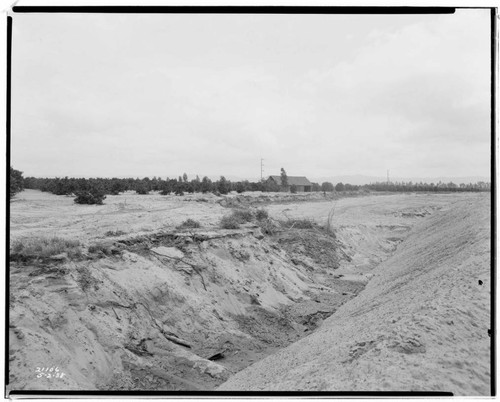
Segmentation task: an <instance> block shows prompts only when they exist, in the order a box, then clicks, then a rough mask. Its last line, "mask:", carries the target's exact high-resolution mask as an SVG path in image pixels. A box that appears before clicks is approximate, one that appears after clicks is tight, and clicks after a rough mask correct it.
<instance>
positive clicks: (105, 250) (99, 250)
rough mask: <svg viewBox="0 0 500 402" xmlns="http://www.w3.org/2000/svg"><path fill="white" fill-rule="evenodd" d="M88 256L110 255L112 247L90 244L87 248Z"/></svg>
mask: <svg viewBox="0 0 500 402" xmlns="http://www.w3.org/2000/svg"><path fill="white" fill-rule="evenodd" d="M88 250H89V253H90V254H100V255H103V254H104V255H112V254H113V251H114V247H113V245H112V244H109V243H105V242H100V243H94V244H91V245H90V246H89V248H88Z"/></svg>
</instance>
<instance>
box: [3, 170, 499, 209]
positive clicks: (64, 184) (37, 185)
mask: <svg viewBox="0 0 500 402" xmlns="http://www.w3.org/2000/svg"><path fill="white" fill-rule="evenodd" d="M281 179H282V180H281V181H282V183H283V182H284V183H285V186H286V184H288V183H287V182H288V179H287V175H286V172H285V170H284V169H282V170H281ZM24 188H28V189H36V190H41V191H45V192H50V193H53V194H56V195H74V196H76V198H75V202H77V203H83V204H102V201H103V200H104V199H105V198H106V195H118V194H120V193H122V192H125V191H135V192H137V193H138V194H148V193H149V192H151V191H157V192H160V193H161V194H162V195H168V194H177V195H183V194H185V193H215V194H228V193H229V192H231V191H236V192H238V193H243V192H245V191H261V192H277V191H280V190H281V188H282V187H281V186H279V185H278V184H276V183H274V182H272V181H267V182H250V181H248V180H245V181H237V182H231V181H229V180H227V179H226V178H225V177H224V176H221V177H220V179H219V180H216V181H212V180H211V179H209V178H208V177H206V176H205V177H203V179H200V178H199V177H198V176H196V177H195V178H194V179H191V180H189V178H188V176H187V174H186V173H184V174H183V175H182V176H179V177H178V178H177V179H170V178H168V177H167V178H166V179H161V178H159V177H153V178H152V179H150V178H148V177H144V178H142V179H139V178H136V179H134V178H126V179H120V178H111V179H107V178H91V179H85V178H68V177H64V178H36V177H26V178H23V177H22V172H20V171H18V170H15V169H14V168H12V167H11V168H10V197H11V198H12V197H13V196H14V195H15V194H17V193H18V192H19V191H22V190H23V189H24ZM490 188H491V186H490V184H489V183H485V182H478V183H475V184H472V183H469V184H460V185H456V184H454V183H441V182H439V183H437V184H434V183H430V184H427V183H412V182H408V183H405V182H400V183H399V182H398V183H392V182H390V183H387V182H381V183H372V184H368V185H364V186H357V185H351V184H348V183H346V184H344V183H337V184H336V185H335V186H334V185H333V184H332V183H330V182H323V183H322V184H321V185H320V184H319V183H312V191H313V192H320V191H321V192H325V193H326V192H332V191H337V192H342V191H357V190H360V189H365V190H374V191H395V192H397V191H405V192H410V191H411V192H414V191H427V192H429V191H432V192H438V191H490ZM290 190H291V191H292V192H294V189H293V186H290Z"/></svg>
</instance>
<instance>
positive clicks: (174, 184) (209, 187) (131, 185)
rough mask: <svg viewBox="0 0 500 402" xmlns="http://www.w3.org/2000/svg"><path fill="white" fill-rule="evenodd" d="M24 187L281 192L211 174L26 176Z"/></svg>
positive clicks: (107, 191) (60, 192) (269, 186)
mask: <svg viewBox="0 0 500 402" xmlns="http://www.w3.org/2000/svg"><path fill="white" fill-rule="evenodd" d="M24 186H25V187H26V188H30V189H36V190H41V191H46V192H50V193H53V194H57V195H70V194H75V193H76V192H78V191H87V190H89V189H94V188H98V189H100V190H101V191H102V192H104V193H105V194H111V195H117V194H120V193H122V192H125V191H135V192H137V193H138V194H148V193H149V192H151V191H159V192H161V194H163V195H167V194H171V193H173V194H178V195H182V194H184V193H218V194H228V193H229V192H231V191H236V192H238V193H242V192H244V191H279V187H278V186H276V185H273V183H265V182H249V181H238V182H231V181H229V180H227V179H226V178H225V177H224V176H221V177H220V179H219V180H216V181H212V180H211V179H209V178H208V177H206V176H205V177H203V179H200V178H199V177H198V176H196V178H194V179H192V180H189V179H188V177H187V175H186V174H184V175H183V176H179V178H177V179H170V178H168V177H167V178H166V179H161V178H157V177H153V178H152V179H150V178H149V177H145V178H143V179H133V178H127V179H119V178H112V179H100V178H92V179H83V178H79V179H76V178H68V177H65V178H36V177H27V178H25V179H24Z"/></svg>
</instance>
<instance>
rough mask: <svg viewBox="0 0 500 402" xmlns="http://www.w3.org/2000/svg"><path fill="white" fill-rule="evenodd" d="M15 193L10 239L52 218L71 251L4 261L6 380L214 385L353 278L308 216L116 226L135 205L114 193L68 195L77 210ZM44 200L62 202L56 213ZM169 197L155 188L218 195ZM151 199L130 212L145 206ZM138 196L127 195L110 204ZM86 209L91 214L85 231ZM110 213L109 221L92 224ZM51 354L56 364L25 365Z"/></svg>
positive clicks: (318, 313)
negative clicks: (264, 225) (82, 200)
mask: <svg viewBox="0 0 500 402" xmlns="http://www.w3.org/2000/svg"><path fill="white" fill-rule="evenodd" d="M29 197H33V199H32V200H30V199H29ZM46 199H47V200H46ZM25 200H26V204H28V209H27V210H26V208H24V209H21V207H22V206H23V205H22V203H18V204H17V205H15V208H19V209H20V210H19V213H17V214H14V216H13V221H14V225H13V230H12V235H13V240H14V241H15V240H16V239H17V240H21V241H23V239H24V240H26V242H28V241H31V239H33V238H37V236H40V235H41V234H42V233H43V225H44V224H47V222H51V223H52V230H54V231H57V229H58V227H59V228H60V230H59V231H58V232H59V233H65V232H66V233H72V234H78V237H76V236H75V237H76V238H77V239H78V240H80V241H81V242H82V243H81V244H82V253H81V255H79V256H76V257H73V258H68V256H67V255H64V254H61V255H56V256H53V257H50V258H48V259H45V260H41V259H40V260H33V259H28V260H22V259H18V260H17V261H13V262H12V263H11V267H10V274H11V275H10V286H11V294H10V348H9V349H10V350H9V366H10V372H9V374H10V383H11V387H12V388H13V389H85V390H87V389H90V390H91V389H118V390H120V389H122V390H123V389H142V390H155V389H158V390H199V389H205V390H207V389H213V388H214V387H215V386H217V385H219V384H220V383H222V382H223V381H225V380H226V379H227V378H228V377H229V376H230V375H232V374H234V373H236V372H237V371H239V370H241V369H242V368H244V367H246V366H248V365H249V364H251V363H252V362H254V361H257V360H259V359H261V358H262V357H265V356H267V355H269V354H270V353H272V352H274V351H275V350H277V349H279V348H282V347H284V346H287V345H289V344H291V343H292V342H294V341H296V340H297V339H300V338H301V337H303V336H305V335H307V334H308V333H310V332H311V331H313V330H314V329H315V328H317V327H318V326H319V325H320V324H321V322H322V321H323V319H325V318H326V317H328V316H329V315H331V314H332V313H333V312H334V311H335V310H336V309H337V308H338V307H339V306H340V305H341V304H343V303H344V302H345V301H347V300H349V299H350V298H352V297H354V296H355V295H356V294H357V293H358V292H359V291H360V290H361V289H362V288H363V287H364V284H362V283H361V284H360V283H358V282H351V281H345V280H341V279H339V278H337V277H335V275H334V270H335V269H336V268H337V267H338V266H339V264H340V259H341V256H339V255H338V253H337V251H336V250H337V247H335V242H336V240H335V238H334V237H333V236H331V235H330V234H328V233H326V232H324V231H322V230H320V229H319V228H316V227H315V228H310V229H294V228H292V229H286V230H284V229H283V230H277V231H276V232H275V233H274V234H273V235H264V234H263V233H262V231H261V229H260V228H259V227H257V226H256V225H255V224H246V225H243V226H242V228H241V229H235V230H224V229H220V228H218V227H217V226H216V225H210V224H204V225H203V226H204V227H202V228H200V229H176V228H175V227H172V225H165V226H164V228H163V230H148V231H139V232H138V233H139V234H136V233H130V229H129V230H128V231H127V232H128V233H127V232H125V230H123V229H126V227H125V224H124V222H123V220H124V219H127V220H128V222H131V221H132V222H131V224H132V226H135V227H137V226H138V225H139V223H134V222H133V220H134V219H135V218H136V217H135V216H134V214H133V213H131V215H130V216H129V215H128V214H127V213H125V212H121V211H120V210H118V211H116V210H115V208H114V205H113V203H110V204H108V205H105V206H103V207H101V208H99V207H97V208H96V209H94V211H93V212H94V213H93V214H92V215H91V216H88V217H87V216H85V215H84V216H83V217H82V216H78V215H77V214H73V215H72V214H71V213H70V211H71V208H75V209H74V211H82V210H83V214H86V213H88V212H87V210H88V208H86V207H84V208H83V209H82V210H78V209H77V208H78V206H73V205H66V201H67V198H65V197H52V196H50V195H46V194H36V193H31V194H27V199H25ZM45 201H47V204H46V205H44V202H45ZM51 201H58V202H61V203H62V204H63V205H61V208H60V209H61V210H62V211H63V214H62V215H61V218H60V219H59V220H57V219H56V217H55V215H56V213H57V211H58V208H57V207H54V205H53V202H51ZM112 201H114V200H112ZM134 201H136V202H137V201H140V202H141V203H142V202H144V201H146V202H147V201H149V202H151V199H148V197H144V198H135V199H134ZM175 201H176V203H177V204H175V205H172V204H170V203H165V202H164V200H161V202H162V204H161V206H162V209H163V210H167V211H172V210H175V213H177V214H178V215H180V216H181V217H183V216H184V217H185V216H186V215H188V213H189V212H190V211H192V210H193V209H195V210H196V209H203V210H207V209H208V210H210V209H212V210H213V211H214V212H216V213H217V212H219V211H220V209H221V207H220V206H219V205H217V204H216V203H205V201H201V202H200V203H198V202H196V203H185V202H184V203H183V201H178V200H175ZM30 202H31V204H34V205H36V206H38V207H39V208H33V205H29V204H30ZM118 205H121V204H118ZM152 206H153V208H150V210H151V212H148V211H147V210H146V211H144V209H141V210H140V211H141V212H140V215H141V216H139V218H141V217H144V216H146V217H148V218H149V219H151V216H154V218H152V219H156V217H157V216H159V215H160V213H159V212H158V209H155V208H154V207H156V208H158V207H157V206H156V205H152ZM45 207H46V208H45ZM15 208H13V209H14V211H15V212H17V211H16V210H15ZM29 208H32V209H29ZM118 208H121V207H120V206H119V207H118ZM137 208H138V207H137V205H134V203H133V202H130V199H129V203H128V205H127V208H123V209H128V210H134V209H137ZM186 209H187V210H186ZM47 211H48V212H47ZM80 213H82V212H80ZM136 213H137V212H136ZM219 213H220V212H219ZM227 213H228V210H226V214H227ZM23 214H25V215H24V216H23ZM28 214H31V216H26V215H28ZM36 214H38V215H37V216H33V215H36ZM110 215H111V216H114V220H113V218H110ZM148 215H149V216H148ZM195 216H196V215H195ZM220 216H222V213H220ZM30 217H31V218H32V219H31V220H30V219H29V218H30ZM86 218H89V220H93V221H94V223H95V225H96V227H95V230H94V232H93V233H92V234H90V233H89V234H87V233H86V230H87V225H88V223H87V222H85V220H86ZM164 219H165V218H164ZM168 219H176V220H177V221H178V218H175V217H174V218H173V217H172V216H171V215H170V216H168ZM21 222H22V223H21ZM111 224H113V225H114V226H113V227H114V228H116V229H115V230H112V231H109V230H108V231H104V229H110V228H111V227H112V226H111ZM142 224H143V225H144V224H149V225H154V224H156V222H154V221H151V220H143V221H142ZM37 225H39V226H37ZM33 226H36V227H33ZM27 227H31V231H30V230H28V229H27ZM82 229H84V230H82ZM78 230H80V231H78ZM31 233H36V235H33V234H31ZM30 234H31V236H30ZM75 237H73V238H75ZM297 245H298V246H300V247H301V248H300V250H294V248H295V246H297ZM75 255H76V254H75ZM56 367H57V370H58V373H64V375H63V376H62V377H61V374H59V375H58V377H54V373H55V372H52V373H53V374H52V375H51V376H50V377H47V375H46V373H43V375H40V371H37V368H40V369H39V370H41V371H42V372H43V369H44V368H47V370H50V368H56ZM49 374H50V372H49Z"/></svg>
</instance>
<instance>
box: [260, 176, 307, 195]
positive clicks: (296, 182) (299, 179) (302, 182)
mask: <svg viewBox="0 0 500 402" xmlns="http://www.w3.org/2000/svg"><path fill="white" fill-rule="evenodd" d="M267 181H268V182H269V181H271V182H274V183H276V184H277V185H278V186H280V188H282V189H283V190H284V191H290V187H291V186H295V188H296V189H297V192H310V191H311V189H312V183H311V182H310V181H309V180H308V179H307V177H305V176H287V181H288V187H287V188H286V189H285V188H283V186H282V185H281V176H269V178H268V179H267Z"/></svg>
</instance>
